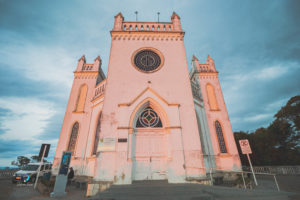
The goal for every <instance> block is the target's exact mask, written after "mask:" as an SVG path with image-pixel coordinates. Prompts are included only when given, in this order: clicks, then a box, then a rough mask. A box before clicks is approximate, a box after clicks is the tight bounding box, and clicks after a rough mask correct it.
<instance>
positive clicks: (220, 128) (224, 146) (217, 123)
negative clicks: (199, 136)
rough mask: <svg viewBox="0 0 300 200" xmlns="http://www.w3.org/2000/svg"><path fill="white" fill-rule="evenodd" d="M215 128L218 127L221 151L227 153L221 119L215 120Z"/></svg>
mask: <svg viewBox="0 0 300 200" xmlns="http://www.w3.org/2000/svg"><path fill="white" fill-rule="evenodd" d="M215 128H216V133H217V138H218V142H219V146H220V151H221V153H227V149H226V144H225V140H224V135H223V131H222V126H221V124H220V122H219V121H215Z"/></svg>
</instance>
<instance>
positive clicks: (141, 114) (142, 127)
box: [131, 101, 168, 180]
mask: <svg viewBox="0 0 300 200" xmlns="http://www.w3.org/2000/svg"><path fill="white" fill-rule="evenodd" d="M160 111H161V110H160V109H159V108H158V107H157V106H155V105H154V104H153V103H151V102H149V101H148V102H146V103H145V104H144V105H142V106H141V107H140V108H139V109H138V111H137V112H136V114H135V117H134V120H133V124H132V125H133V127H134V132H133V136H132V145H131V152H132V180H164V179H167V169H168V166H167V165H168V163H167V157H168V156H167V146H168V145H167V144H168V137H167V134H166V129H165V127H164V125H165V123H164V122H165V119H164V118H163V117H162V116H163V115H162V112H160Z"/></svg>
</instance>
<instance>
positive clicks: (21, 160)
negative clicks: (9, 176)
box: [11, 156, 30, 167]
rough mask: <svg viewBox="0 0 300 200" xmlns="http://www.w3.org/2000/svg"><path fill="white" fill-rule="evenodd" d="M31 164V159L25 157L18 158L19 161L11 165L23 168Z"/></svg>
mask: <svg viewBox="0 0 300 200" xmlns="http://www.w3.org/2000/svg"><path fill="white" fill-rule="evenodd" d="M29 162H30V159H29V158H27V157H25V156H18V160H17V161H12V162H11V164H12V165H17V166H19V167H22V166H25V165H27V164H28V163H29Z"/></svg>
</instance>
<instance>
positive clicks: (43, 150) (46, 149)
mask: <svg viewBox="0 0 300 200" xmlns="http://www.w3.org/2000/svg"><path fill="white" fill-rule="evenodd" d="M49 149H50V144H42V146H41V149H40V153H39V158H41V162H40V166H39V168H38V172H37V176H36V178H35V183H34V189H35V188H36V185H37V183H38V179H39V176H40V171H41V167H42V166H43V162H44V158H45V157H47V156H48V153H49Z"/></svg>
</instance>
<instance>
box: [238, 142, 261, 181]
mask: <svg viewBox="0 0 300 200" xmlns="http://www.w3.org/2000/svg"><path fill="white" fill-rule="evenodd" d="M239 143H240V147H241V150H242V153H243V154H246V155H247V158H248V162H249V164H250V169H251V171H252V174H253V179H254V182H255V185H257V180H256V177H255V173H254V170H253V167H252V163H251V159H250V156H249V154H251V153H252V151H251V148H250V144H249V141H248V140H247V139H245V140H239Z"/></svg>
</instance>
